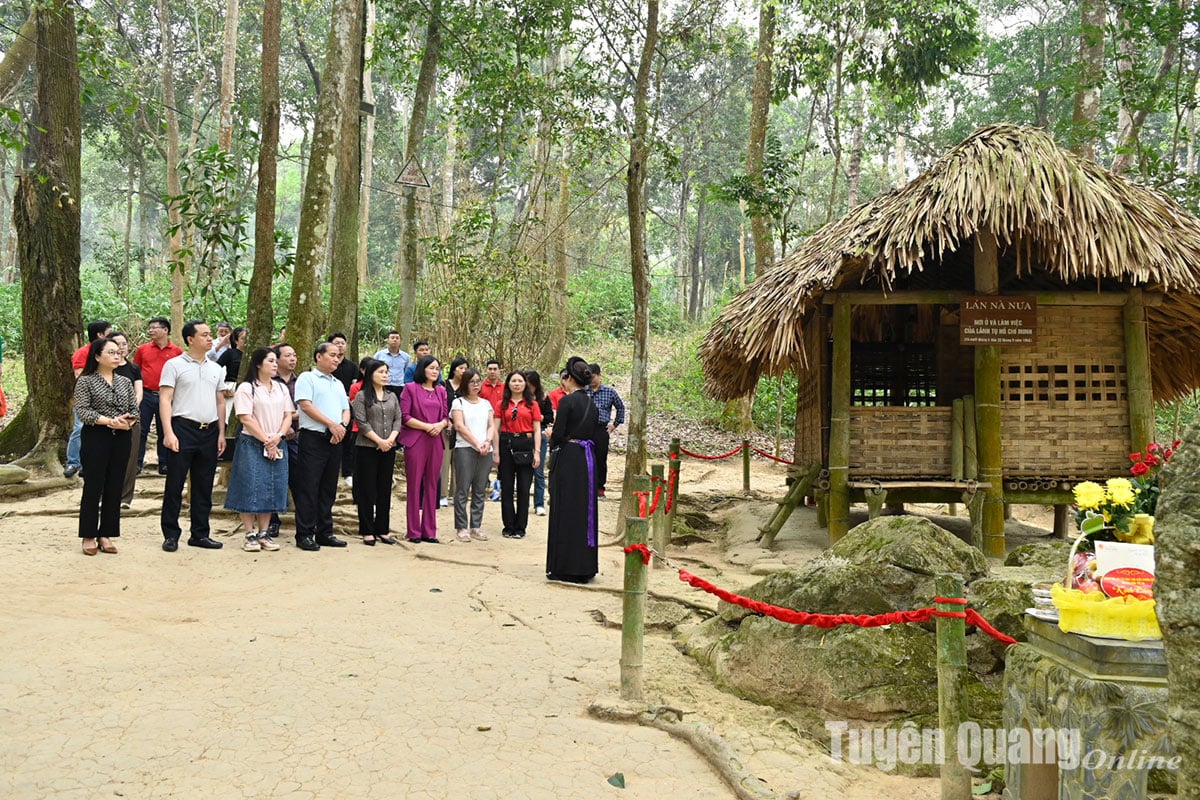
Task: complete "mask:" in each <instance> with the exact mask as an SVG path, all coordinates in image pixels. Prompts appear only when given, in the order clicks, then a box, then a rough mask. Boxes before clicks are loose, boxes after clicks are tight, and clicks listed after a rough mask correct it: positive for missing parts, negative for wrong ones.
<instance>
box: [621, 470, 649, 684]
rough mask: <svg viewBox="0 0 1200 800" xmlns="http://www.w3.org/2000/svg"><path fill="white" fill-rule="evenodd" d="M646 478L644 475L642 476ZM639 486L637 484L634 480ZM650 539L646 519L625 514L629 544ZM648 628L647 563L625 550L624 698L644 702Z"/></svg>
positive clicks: (622, 629) (622, 635)
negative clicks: (646, 634)
mask: <svg viewBox="0 0 1200 800" xmlns="http://www.w3.org/2000/svg"><path fill="white" fill-rule="evenodd" d="M638 477H640V478H645V476H644V475H641V476H638ZM634 488H635V490H638V488H639V487H637V484H636V483H635V484H634ZM645 543H646V520H644V519H642V518H641V517H626V518H625V544H626V545H627V546H628V545H631V544H645ZM645 632H646V565H645V564H644V563H643V562H642V557H641V555H640V554H638V553H626V554H625V595H624V598H623V600H622V603H621V699H622V700H628V701H631V702H635V703H640V702H643V699H644V693H643V688H642V687H643V675H642V653H643V646H644V637H645Z"/></svg>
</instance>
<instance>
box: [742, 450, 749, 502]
mask: <svg viewBox="0 0 1200 800" xmlns="http://www.w3.org/2000/svg"><path fill="white" fill-rule="evenodd" d="M742 491H743V492H746V493H747V494H749V493H750V440H749V439H742Z"/></svg>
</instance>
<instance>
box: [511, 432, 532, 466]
mask: <svg viewBox="0 0 1200 800" xmlns="http://www.w3.org/2000/svg"><path fill="white" fill-rule="evenodd" d="M508 453H509V455H510V456H512V463H513V465H514V466H518V467H532V466H533V437H532V436H513V437H512V438H510V439H509V440H508Z"/></svg>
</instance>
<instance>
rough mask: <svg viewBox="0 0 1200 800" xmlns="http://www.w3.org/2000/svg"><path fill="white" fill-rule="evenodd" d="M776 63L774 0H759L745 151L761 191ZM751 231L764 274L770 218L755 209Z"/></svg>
mask: <svg viewBox="0 0 1200 800" xmlns="http://www.w3.org/2000/svg"><path fill="white" fill-rule="evenodd" d="M774 63H775V3H773V2H770V0H759V4H758V52H757V54H756V56H755V61H754V88H753V90H752V95H751V97H752V99H751V104H750V144H749V147H748V148H747V152H746V177H748V178H749V179H750V185H751V186H752V187H753V188H754V189H756V190H757V191H759V192H761V191H763V190H764V186H763V159H764V154H765V152H766V147H767V118H768V117H769V116H770V114H771V69H772V68H773V66H774ZM750 232H751V235H752V236H753V237H754V274H755V275H761V274H762V273H763V271H764V270H765V269H766V268H767V267H769V266H771V264H773V263H775V243H774V241H773V240H772V238H771V220H770V219H769V218H767V217H766V216H764V215H763V213H762V212H761V211H760V210H756V211H755V212H754V215H753V216H752V217H750ZM743 283H745V280H744V276H743Z"/></svg>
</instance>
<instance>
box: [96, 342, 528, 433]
mask: <svg viewBox="0 0 1200 800" xmlns="http://www.w3.org/2000/svg"><path fill="white" fill-rule="evenodd" d="M100 355H102V356H119V355H121V351H120V350H112V349H109V348H106V349H104V350H101V351H100ZM513 419H516V417H513Z"/></svg>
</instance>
